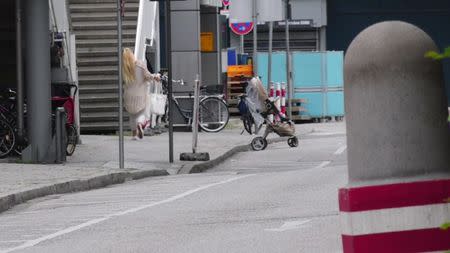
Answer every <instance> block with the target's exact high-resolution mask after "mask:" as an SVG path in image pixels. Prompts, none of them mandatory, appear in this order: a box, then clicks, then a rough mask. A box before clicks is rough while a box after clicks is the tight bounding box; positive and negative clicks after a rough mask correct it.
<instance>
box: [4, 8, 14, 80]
mask: <svg viewBox="0 0 450 253" xmlns="http://www.w3.org/2000/svg"><path fill="white" fill-rule="evenodd" d="M14 3H15V1H13V0H2V1H0V50H1V52H2V53H1V55H2V60H1V61H0V89H2V88H16V22H15V4H14Z"/></svg>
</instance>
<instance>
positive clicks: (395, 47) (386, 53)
mask: <svg viewBox="0 0 450 253" xmlns="http://www.w3.org/2000/svg"><path fill="white" fill-rule="evenodd" d="M429 50H437V47H436V45H435V43H434V42H433V40H432V39H431V38H430V37H429V36H428V35H427V34H426V33H425V32H423V31H422V30H420V29H419V28H417V27H415V26H413V25H410V24H407V23H404V22H398V21H394V22H383V23H379V24H376V25H373V26H371V27H369V28H367V29H366V30H364V31H363V32H361V33H360V34H359V35H358V36H357V37H356V38H355V39H354V40H353V42H352V43H351V44H350V46H349V48H348V50H347V54H346V57H345V67H344V69H345V74H344V75H345V111H346V121H347V144H348V167H349V179H350V182H355V181H361V180H372V179H391V178H394V177H415V176H425V175H431V174H436V173H441V172H444V173H449V172H450V167H449V164H450V155H449V154H450V134H449V130H448V126H447V122H446V121H447V115H448V113H447V100H446V95H445V90H444V80H443V72H442V66H441V63H440V62H439V61H434V60H431V59H428V58H425V57H424V54H425V52H427V51H429Z"/></svg>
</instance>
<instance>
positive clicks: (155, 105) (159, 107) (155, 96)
mask: <svg viewBox="0 0 450 253" xmlns="http://www.w3.org/2000/svg"><path fill="white" fill-rule="evenodd" d="M152 84H153V85H152V86H153V92H152V91H151V89H150V94H149V96H148V105H147V108H146V109H147V111H148V113H146V114H147V115H146V116H148V118H150V115H152V114H154V115H164V113H165V109H166V102H167V96H166V95H164V94H163V93H162V83H161V82H160V81H159V82H158V81H153V82H152Z"/></svg>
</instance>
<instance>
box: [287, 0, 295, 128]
mask: <svg viewBox="0 0 450 253" xmlns="http://www.w3.org/2000/svg"><path fill="white" fill-rule="evenodd" d="M285 23H286V84H287V93H288V115H289V118H290V119H292V97H293V92H294V89H293V87H292V80H291V59H290V57H291V50H290V45H289V0H286V20H285Z"/></svg>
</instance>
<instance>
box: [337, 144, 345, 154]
mask: <svg viewBox="0 0 450 253" xmlns="http://www.w3.org/2000/svg"><path fill="white" fill-rule="evenodd" d="M346 149H347V145H344V146H342V147H340V148H338V150H336V152H334V155H340V154H342V153H344V151H345V150H346Z"/></svg>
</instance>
